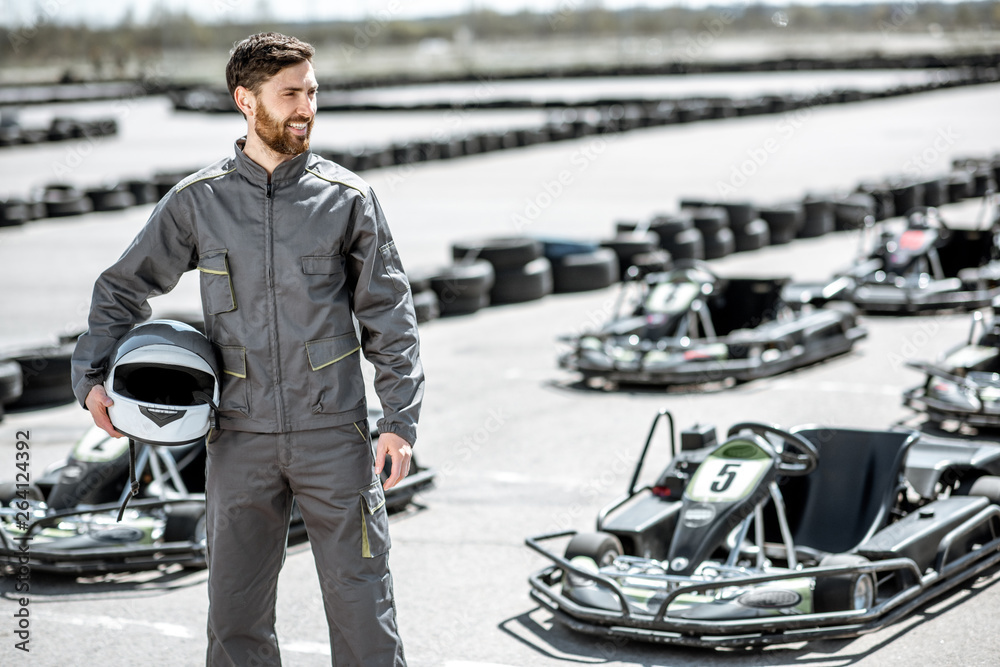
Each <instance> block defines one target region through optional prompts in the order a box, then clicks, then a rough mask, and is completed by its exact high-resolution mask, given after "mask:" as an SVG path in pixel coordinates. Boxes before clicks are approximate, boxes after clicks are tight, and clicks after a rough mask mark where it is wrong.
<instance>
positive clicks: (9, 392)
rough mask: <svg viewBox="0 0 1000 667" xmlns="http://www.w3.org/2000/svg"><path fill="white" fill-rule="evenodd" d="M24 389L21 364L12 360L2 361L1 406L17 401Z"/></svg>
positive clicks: (0, 376)
mask: <svg viewBox="0 0 1000 667" xmlns="http://www.w3.org/2000/svg"><path fill="white" fill-rule="evenodd" d="M23 391H24V382H23V377H22V375H21V364H19V363H17V362H16V361H10V360H4V361H0V406H2V405H4V404H5V403H12V402H13V401H16V400H17V399H18V398H20V397H21V393H22V392H23Z"/></svg>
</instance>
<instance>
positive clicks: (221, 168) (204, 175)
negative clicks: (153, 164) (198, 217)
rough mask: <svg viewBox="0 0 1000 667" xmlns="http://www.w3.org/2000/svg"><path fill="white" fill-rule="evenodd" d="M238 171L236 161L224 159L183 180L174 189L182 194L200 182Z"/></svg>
mask: <svg viewBox="0 0 1000 667" xmlns="http://www.w3.org/2000/svg"><path fill="white" fill-rule="evenodd" d="M234 171H236V161H235V160H234V159H233V158H231V157H230V158H224V159H222V160H219V161H218V162H216V163H214V164H210V165H209V166H207V167H205V168H204V169H201V170H199V171H196V172H195V173H193V174H191V175H190V176H187V177H186V178H183V179H181V181H180V182H179V183H178V184H177V185H176V186H175V187H174V189H175V190H176V191H177V192H180V191H181V190H183V189H184V188H186V187H188V186H190V185H194V184H195V183H198V182H199V181H207V180H211V179H213V178H218V177H220V176H225V175H226V174H231V173H233V172H234Z"/></svg>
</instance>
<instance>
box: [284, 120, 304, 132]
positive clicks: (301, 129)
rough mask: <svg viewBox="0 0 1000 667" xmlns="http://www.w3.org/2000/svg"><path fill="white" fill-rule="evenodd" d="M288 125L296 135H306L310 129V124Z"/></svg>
mask: <svg viewBox="0 0 1000 667" xmlns="http://www.w3.org/2000/svg"><path fill="white" fill-rule="evenodd" d="M287 125H288V127H289V128H290V129H291V130H292V132H294V133H296V134H305V133H306V131H307V130H308V129H309V123H308V122H302V123H288V124H287Z"/></svg>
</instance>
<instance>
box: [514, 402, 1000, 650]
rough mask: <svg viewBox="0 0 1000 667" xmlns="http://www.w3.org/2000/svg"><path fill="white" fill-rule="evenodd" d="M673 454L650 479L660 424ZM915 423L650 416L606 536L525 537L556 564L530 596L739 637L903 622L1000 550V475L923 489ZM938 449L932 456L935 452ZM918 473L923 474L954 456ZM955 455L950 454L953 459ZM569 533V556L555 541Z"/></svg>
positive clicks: (747, 641)
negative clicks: (704, 421) (912, 465)
mask: <svg viewBox="0 0 1000 667" xmlns="http://www.w3.org/2000/svg"><path fill="white" fill-rule="evenodd" d="M661 420H665V421H667V422H668V423H669V428H670V441H671V450H672V451H673V459H672V461H671V462H670V464H669V465H668V467H667V468H666V470H665V471H664V472H663V474H662V475H660V477H659V478H658V479H657V481H656V482H655V484H652V485H644V486H641V487H640V486H639V485H638V480H639V478H640V476H641V469H642V465H643V461H644V460H645V458H646V455H647V452H648V451H649V448H650V444H651V443H652V441H653V436H654V433H655V432H656V430H657V425H658V424H659V423H662V422H661ZM919 437H920V435H919V434H918V433H917V432H915V431H877V430H874V431H873V430H862V429H847V428H824V427H817V426H802V427H798V428H796V429H793V430H791V431H785V430H782V429H780V428H778V427H775V426H771V425H767V424H759V423H740V424H735V425H734V426H732V427H731V428H730V429H729V431H728V433H727V436H726V438H725V440H724V441H723V442H721V443H719V442H718V441H717V440H716V437H715V429H714V427H695V428H692V429H689V430H687V431H685V432H683V433H681V438H680V447H679V448H678V447H677V446H676V439H675V437H674V427H673V418H672V417H671V416H670V414H669V413H667V412H661V413H660V414H659V415H658V416H657V418H656V419H655V420H654V422H653V426H652V428H651V429H650V431H649V436H648V438H647V440H646V444H645V447H644V448H643V450H642V454H641V455H640V457H639V460H638V462H637V464H636V467H635V471H634V473H633V476H632V480H631V483H630V485H629V488H628V492H627V493H626V494H625V495H624V496H623V497H622V498H620V499H619V500H616V501H614V502H613V503H611V504H610V505H608V506H607V507H606V508H605V509H604V510H602V511H601V513H600V514H599V517H598V520H597V532H593V533H577V532H574V531H566V532H560V533H551V534H546V535H541V536H537V537H532V538H529V539H528V540H527V544H528V545H529V546H530V547H531V548H532V549H534V550H535V551H537V552H538V553H540V554H542V555H543V556H545V557H546V558H548V559H549V560H550V561H552V562H551V564H550V565H548V566H546V567H545V568H544V569H542V570H540V571H538V572H536V573H535V574H533V575H532V576H531V577H530V584H531V595H532V597H533V598H534V599H535V600H536V601H537V602H539V603H541V604H542V605H543V607H545V608H546V609H548V610H549V611H551V613H552V614H553V616H554V618H555V620H556V621H557V622H559V623H562V624H564V625H566V626H567V627H569V628H571V629H573V630H576V631H580V632H584V633H589V634H594V635H602V636H619V637H625V638H629V639H637V640H645V641H650V642H658V643H665V644H676V645H687V646H701V647H724V646H728V647H734V646H748V645H767V644H780V643H789V642H800V641H808V640H815V639H824V638H834V637H851V636H855V635H859V634H862V633H866V632H871V631H873V630H876V629H878V628H880V627H883V626H884V625H887V624H889V623H892V622H894V621H896V620H898V619H900V618H902V617H903V616H905V615H906V614H908V613H910V612H912V611H913V610H914V609H915V608H916V607H918V606H919V605H921V604H923V603H925V602H926V601H927V600H929V599H931V598H932V597H934V596H937V595H940V594H942V593H944V592H945V591H947V590H949V589H950V588H952V587H954V586H957V585H959V584H961V583H962V582H963V581H966V580H967V579H968V578H970V577H973V576H975V575H976V574H978V573H980V572H982V571H984V570H985V569H987V568H989V567H991V566H992V565H994V564H996V563H997V562H1000V504H998V503H1000V497H998V496H1000V493H998V490H1000V486H998V485H997V482H998V481H1000V480H998V478H996V477H992V476H989V475H986V476H982V477H980V479H979V480H977V481H976V482H975V483H974V484H972V485H971V487H967V488H966V489H965V494H964V495H962V494H960V493H959V492H958V491H957V490H955V492H953V493H947V494H946V493H938V494H937V495H934V496H933V497H923V496H921V495H920V494H919V493H916V492H915V491H914V490H913V489H911V488H910V487H909V485H908V484H907V482H906V476H905V473H906V472H909V471H908V469H907V468H906V466H905V461H906V457H907V452H908V450H909V449H910V447H911V446H912V445H913V444H914V443H915V442H916V441H917V440H918V438H919ZM928 460H929V459H928ZM932 463H933V464H934V465H935V466H936V468H935V470H914V471H913V472H914V474H916V475H920V476H921V479H922V480H923V482H925V483H926V484H925V485H926V486H928V487H930V488H940V485H938V484H936V483H935V481H934V476H935V475H940V474H941V471H942V470H944V469H946V468H947V465H944V466H942V465H941V463H942V462H941V461H940V460H937V459H935V460H934V461H933V462H932ZM945 463H946V462H945ZM566 538H569V541H568V544H566V546H565V550H564V551H563V553H562V554H561V555H559V554H557V553H556V552H555V551H554V550H553V549H552V547H551V546H550V545H552V544H553V543H556V542H565V540H566Z"/></svg>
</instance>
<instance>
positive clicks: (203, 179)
mask: <svg viewBox="0 0 1000 667" xmlns="http://www.w3.org/2000/svg"><path fill="white" fill-rule="evenodd" d="M234 171H236V167H233V168H232V169H230V170H229V171H223V172H221V173H219V174H209V175H208V176H202V177H201V178H196V179H194V180H193V181H191V182H190V183H185V184H184V185H182V186H181V187H179V188H177V192H180V191H181V190H183V189H184V188H186V187H188V186H191V185H194V184H195V183H200V182H201V181H207V180H209V179H212V178H218V177H219V176H225V175H226V174H231V173H233V172H234Z"/></svg>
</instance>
